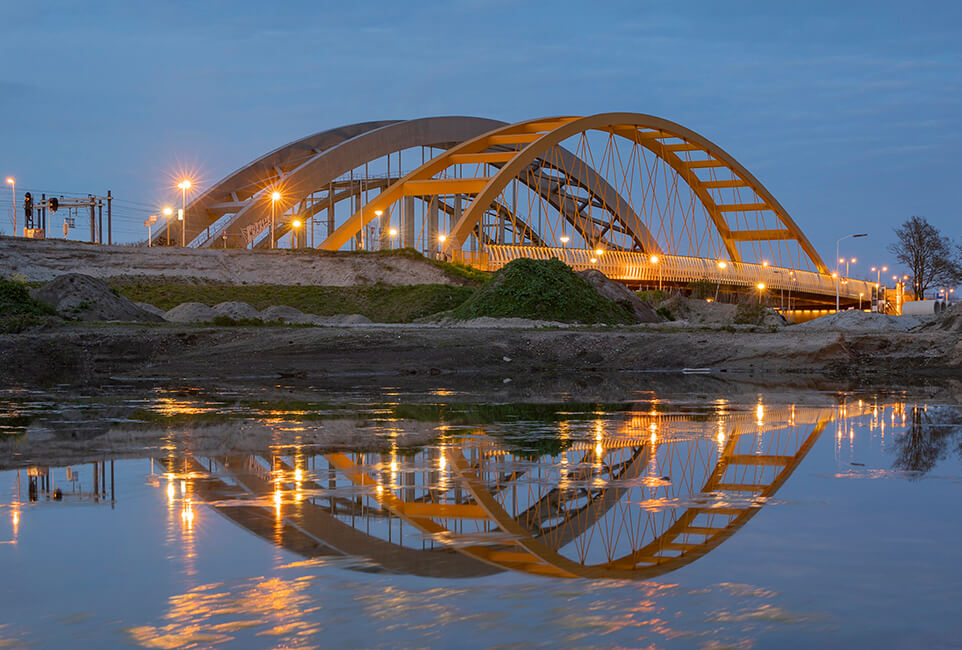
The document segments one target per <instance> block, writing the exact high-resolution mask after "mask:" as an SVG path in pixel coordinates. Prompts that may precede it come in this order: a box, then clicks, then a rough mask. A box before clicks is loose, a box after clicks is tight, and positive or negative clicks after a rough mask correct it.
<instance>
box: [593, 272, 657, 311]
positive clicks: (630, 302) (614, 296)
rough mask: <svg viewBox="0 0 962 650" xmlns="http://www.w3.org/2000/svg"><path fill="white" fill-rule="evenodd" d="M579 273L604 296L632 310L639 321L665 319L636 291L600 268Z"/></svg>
mask: <svg viewBox="0 0 962 650" xmlns="http://www.w3.org/2000/svg"><path fill="white" fill-rule="evenodd" d="M578 275H580V276H581V277H583V278H585V279H586V280H587V281H588V282H590V283H591V286H593V287H594V288H595V290H597V291H598V293H600V294H601V295H602V296H604V297H605V298H607V299H608V300H611V301H612V302H616V303H618V304H619V305H621V306H622V307H624V308H625V309H627V310H628V311H629V312H631V314H632V315H633V316H634V317H635V318H637V319H638V322H639V323H660V322H661V321H663V320H664V319H663V318H662V317H661V316H659V315H658V314H657V313H656V312H655V310H654V309H653V308H652V307H651V305H649V304H648V303H647V302H645V301H644V300H642V299H641V298H639V297H638V296H637V295H635V292H634V291H632V290H631V289H629V288H628V287H626V286H625V285H623V284H621V283H620V282H615V281H614V280H611V279H609V278H608V276H606V275H605V274H604V273H602V272H601V271H599V270H598V269H586V270H584V271H578Z"/></svg>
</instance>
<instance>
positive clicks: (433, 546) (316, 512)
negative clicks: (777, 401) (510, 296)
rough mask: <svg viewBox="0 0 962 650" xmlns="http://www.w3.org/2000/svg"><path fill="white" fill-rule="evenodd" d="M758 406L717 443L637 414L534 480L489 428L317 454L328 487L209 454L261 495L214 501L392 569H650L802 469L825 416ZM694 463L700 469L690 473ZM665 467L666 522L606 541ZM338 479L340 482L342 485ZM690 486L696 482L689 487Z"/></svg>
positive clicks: (702, 427) (710, 541) (601, 574)
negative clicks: (416, 443)
mask: <svg viewBox="0 0 962 650" xmlns="http://www.w3.org/2000/svg"><path fill="white" fill-rule="evenodd" d="M759 408H761V407H759ZM789 413H790V414H789ZM763 415H764V414H763V412H762V411H759V412H758V413H757V414H753V413H742V414H735V415H730V416H726V418H725V422H724V429H725V432H724V434H723V433H722V428H723V427H722V422H721V420H719V421H718V424H717V426H718V427H719V428H718V431H719V435H720V436H721V435H724V444H720V445H719V446H717V448H716V446H715V443H714V442H712V438H706V437H705V436H704V435H701V434H698V435H693V432H697V431H702V432H704V431H706V430H707V431H708V432H709V433H711V432H712V431H713V430H714V427H715V426H716V424H715V423H713V422H711V421H708V422H707V424H705V420H704V419H703V418H699V419H695V420H692V418H691V417H687V416H675V417H666V418H659V417H656V416H655V415H654V414H652V415H651V416H650V417H649V416H647V415H644V416H633V417H632V420H631V422H630V423H628V425H627V427H626V430H625V431H626V433H625V437H624V438H623V439H620V440H611V441H604V443H603V442H602V441H601V440H600V439H599V442H598V443H597V445H598V447H597V448H596V447H595V446H594V445H593V444H586V443H576V444H574V445H573V446H571V447H570V448H569V450H568V452H566V453H568V454H569V456H568V457H569V458H570V460H571V464H570V465H569V467H570V471H569V472H562V474H560V475H559V478H558V479H555V480H554V482H551V481H548V483H541V482H538V481H535V482H532V480H531V476H532V475H533V471H529V472H527V473H526V472H523V471H522V472H518V471H513V470H512V471H509V472H507V473H506V472H505V471H504V467H503V463H502V461H503V460H505V459H509V460H510V458H512V454H511V452H508V451H506V450H505V449H504V448H502V447H501V446H500V445H498V444H497V443H496V442H495V440H494V439H492V438H487V437H484V436H478V437H473V438H470V439H467V440H465V441H463V442H462V444H461V445H460V446H457V447H454V446H448V447H445V448H444V449H443V450H442V451H441V452H440V453H438V450H437V449H428V450H425V451H422V452H418V455H417V456H415V457H413V458H397V457H394V456H392V457H391V462H390V463H385V461H384V459H383V458H382V459H381V460H380V461H379V462H378V465H370V464H369V461H365V460H364V458H367V457H368V455H365V454H350V453H329V454H324V455H323V456H319V457H317V458H318V459H322V460H323V461H324V462H326V464H327V467H328V476H329V477H330V479H329V480H330V481H331V482H332V483H331V484H330V485H325V484H324V481H323V477H324V472H323V470H322V471H321V472H316V473H315V474H314V475H313V476H311V477H309V478H305V477H304V476H302V477H301V478H295V477H296V476H297V472H298V471H302V470H299V469H297V468H298V467H304V466H305V465H304V462H305V461H303V460H302V461H300V463H301V464H300V465H298V464H297V462H298V461H296V460H295V461H293V464H290V465H285V464H284V463H282V462H279V461H278V460H277V459H274V460H271V461H270V463H268V464H262V463H260V462H259V461H257V459H256V458H254V457H229V458H220V459H216V463H217V464H218V465H219V466H220V467H222V468H223V471H224V472H225V473H226V474H227V475H228V476H229V477H230V479H229V482H230V483H233V484H235V485H237V486H239V487H240V488H242V489H243V491H245V492H246V493H248V494H250V495H253V496H254V497H255V498H256V499H257V502H256V503H255V504H253V505H251V506H249V507H248V506H247V505H237V501H236V500H235V501H234V504H235V505H231V506H230V507H220V508H218V511H219V512H221V513H222V514H224V515H225V516H228V517H229V518H231V519H232V520H234V521H236V522H238V523H240V524H241V525H242V526H245V527H250V528H251V529H252V530H254V532H256V533H257V534H259V535H261V536H263V537H265V538H267V539H272V541H274V543H278V544H281V545H284V546H285V547H287V548H289V549H290V550H293V551H295V552H299V553H301V554H304V555H308V556H313V555H330V554H352V555H364V556H366V557H368V558H370V559H372V560H373V561H374V562H376V563H378V564H379V565H381V566H382V567H383V568H386V569H388V570H393V571H406V572H411V573H417V574H419V575H447V576H452V577H454V576H468V575H483V574H485V573H488V572H490V570H491V568H499V569H510V570H515V571H523V572H528V573H533V574H540V575H550V576H556V577H589V578H619V579H648V578H651V577H654V576H658V575H662V574H664V573H667V572H669V571H673V570H675V569H677V568H679V567H681V566H684V565H686V564H688V563H690V562H692V561H694V560H695V559H697V558H698V557H701V556H702V555H704V554H705V553H707V552H709V551H711V550H712V549H714V548H716V547H717V546H718V545H719V544H721V543H722V542H723V541H724V540H725V539H727V538H728V537H730V536H731V535H732V534H734V533H735V532H736V531H737V530H738V529H739V528H741V527H742V526H743V525H745V524H746V523H747V522H748V521H749V520H750V519H751V518H752V517H753V516H754V515H755V514H756V513H757V512H758V510H759V508H760V507H761V506H762V505H763V503H764V499H766V498H768V497H771V496H772V495H774V494H775V492H776V491H777V490H778V489H779V488H780V487H781V486H782V485H783V484H784V482H785V481H786V480H787V479H788V477H789V476H790V475H791V474H792V472H794V470H795V469H796V468H797V467H798V465H799V464H800V463H801V461H802V460H803V458H804V457H805V455H806V454H807V453H808V451H809V450H810V449H811V447H812V445H813V444H814V443H815V441H816V440H817V439H818V437H819V435H820V434H821V432H822V430H823V429H824V427H825V425H826V423H827V422H828V421H829V419H830V417H831V415H832V412H831V411H827V410H819V409H798V410H797V412H796V410H795V409H794V408H793V409H792V410H791V411H790V412H789V411H785V412H784V413H778V412H774V413H773V412H770V413H769V414H768V419H769V421H773V420H774V423H773V424H764V423H763ZM706 427H707V429H706ZM649 430H650V431H651V432H652V433H651V437H650V438H649ZM656 430H657V431H658V432H659V433H658V437H656V436H655V435H654V431H656ZM659 440H660V441H659ZM686 454H687V456H686ZM545 458H546V457H545ZM686 458H687V460H685V459H686ZM529 462H530V461H525V463H529ZM553 462H554V461H552V463H553ZM679 464H680V465H679ZM388 466H390V470H388ZM526 466H527V467H528V468H529V469H531V470H533V466H530V465H526ZM535 466H537V463H536V464H535ZM547 467H548V468H549V469H550V468H551V467H555V468H556V467H558V466H557V465H549V466H547ZM439 468H445V469H439ZM699 468H703V470H704V476H705V479H704V480H703V481H697V483H696V481H695V472H696V471H698V469H699ZM646 469H647V475H648V476H647V478H645V476H644V475H645V474H646ZM666 475H667V476H669V477H670V481H669V483H668V484H667V485H660V486H656V488H655V489H656V490H664V491H665V493H666V494H667V493H669V492H668V491H669V490H676V492H677V494H676V497H677V496H684V497H685V498H684V499H681V500H680V501H678V502H677V504H676V505H672V506H671V507H670V508H668V509H667V510H661V511H659V513H657V514H656V515H650V514H649V515H648V516H649V517H652V516H661V523H659V524H657V526H655V525H654V524H653V527H652V529H651V530H650V531H649V530H648V528H647V526H646V528H645V530H644V532H643V533H641V534H640V535H638V536H637V538H635V537H631V534H628V533H626V535H627V536H628V537H631V539H629V540H628V542H627V546H625V547H624V548H623V547H620V546H618V544H613V546H612V547H611V548H608V547H607V544H608V543H609V542H610V540H609V541H608V542H606V541H604V539H605V530H604V529H607V528H609V527H611V526H612V524H613V522H614V523H617V521H618V518H619V517H624V516H625V515H626V513H629V514H630V513H631V512H637V513H639V514H638V516H639V517H643V516H644V513H645V512H647V511H646V510H644V509H640V508H641V507H642V506H644V504H645V503H646V501H644V500H642V501H641V502H639V501H637V496H638V494H639V493H640V494H642V495H644V494H645V493H646V492H645V490H646V489H649V487H645V486H646V485H647V484H646V481H651V480H661V478H660V477H662V476H666ZM335 476H336V477H338V479H339V480H341V483H340V487H338V488H337V489H335V487H336V486H335ZM345 480H346V483H345ZM218 483H219V484H218ZM208 484H209V485H212V486H213V487H208V488H203V487H197V488H196V489H195V493H196V494H205V495H206V496H205V498H207V499H209V500H211V501H214V502H215V503H216V502H217V501H218V500H220V499H223V498H226V499H236V496H237V495H236V492H237V488H234V491H233V492H232V491H231V488H229V487H227V483H225V482H218V481H213V482H211V481H208ZM691 484H697V485H700V486H701V488H700V489H697V488H696V489H695V490H694V491H692V492H690V493H687V492H684V490H686V489H689V488H688V487H685V486H690V485H691ZM346 486H350V487H347V489H345V488H346ZM524 490H528V496H524V495H525V492H524ZM532 490H533V492H532ZM633 491H634V492H633ZM719 493H720V496H721V498H716V495H719ZM297 494H300V495H301V496H299V497H298V496H296V495H297ZM318 494H320V497H319V499H315V498H314V496H316V495H318ZM519 494H521V496H520V497H519ZM311 495H314V496H311ZM345 495H346V496H345ZM739 497H741V498H739ZM519 498H520V501H519ZM311 499H314V501H315V502H311ZM317 500H320V501H321V503H316V501H317ZM760 500H761V501H760ZM661 501H664V499H661ZM715 501H720V502H721V503H722V504H723V505H721V506H720V507H718V504H716V503H714V502H715ZM281 504H283V505H281ZM274 506H276V512H275V511H274ZM659 508H664V506H663V505H661V506H659ZM258 509H259V510H260V515H259V516H258V515H257V510H258ZM282 510H283V514H282ZM355 519H357V521H358V522H359V523H357V524H355ZM392 521H393V522H397V523H398V526H412V527H413V528H414V529H416V530H417V531H420V533H421V534H422V535H423V536H424V537H423V539H424V540H425V541H424V544H426V546H425V547H424V548H422V549H416V548H415V549H412V548H410V547H404V546H403V543H402V541H401V539H400V538H401V535H400V529H399V532H398V533H396V534H397V538H395V539H394V540H392V538H391V533H390V532H388V533H387V535H385V534H384V532H383V530H384V529H385V526H386V528H387V530H388V531H390V530H392V526H393V524H392V523H391V522H392ZM651 521H652V522H654V521H655V519H651ZM363 522H366V523H363ZM596 527H600V530H598V531H595V530H594V529H595V528H596ZM361 528H366V529H367V530H368V531H370V529H371V528H374V529H377V530H380V531H381V532H380V533H377V534H372V533H370V532H368V533H364V532H361V530H360V529H361ZM278 530H280V531H281V532H280V533H279V532H278ZM472 531H473V532H472ZM372 535H373V537H372ZM369 537H370V539H368V538H369ZM385 537H386V538H387V539H385ZM597 539H602V542H598V543H602V544H604V545H606V546H605V548H604V549H602V551H603V552H602V553H601V555H602V556H603V557H602V558H601V559H600V560H598V559H597V558H596V559H591V556H592V554H593V553H595V554H596V553H597V551H598V549H597V548H595V549H594V550H592V548H591V544H592V543H594V542H592V541H591V540H597ZM395 540H396V541H395ZM452 548H453V549H455V550H456V551H457V553H454V552H452V550H451V549H452ZM572 554H574V555H575V556H576V557H570V556H571V555H572Z"/></svg>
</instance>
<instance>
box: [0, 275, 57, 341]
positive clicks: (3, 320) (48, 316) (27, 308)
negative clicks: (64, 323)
mask: <svg viewBox="0 0 962 650" xmlns="http://www.w3.org/2000/svg"><path fill="white" fill-rule="evenodd" d="M56 313H57V312H56V310H54V308H53V307H51V306H50V305H46V304H44V303H42V302H39V301H37V300H34V299H33V298H31V297H30V287H29V285H27V284H26V283H25V282H20V281H18V280H8V279H6V278H0V334H19V333H20V332H23V331H24V330H27V329H30V328H32V327H35V326H37V325H42V324H45V323H47V322H50V321H52V320H54V317H55V316H56Z"/></svg>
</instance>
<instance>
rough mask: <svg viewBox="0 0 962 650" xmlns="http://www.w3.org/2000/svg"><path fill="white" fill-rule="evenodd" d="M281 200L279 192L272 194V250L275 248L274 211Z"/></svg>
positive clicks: (275, 191)
mask: <svg viewBox="0 0 962 650" xmlns="http://www.w3.org/2000/svg"><path fill="white" fill-rule="evenodd" d="M280 200H281V193H280V192H278V191H277V190H274V191H273V192H271V248H274V210H275V207H274V206H275V205H277V202H278V201H280Z"/></svg>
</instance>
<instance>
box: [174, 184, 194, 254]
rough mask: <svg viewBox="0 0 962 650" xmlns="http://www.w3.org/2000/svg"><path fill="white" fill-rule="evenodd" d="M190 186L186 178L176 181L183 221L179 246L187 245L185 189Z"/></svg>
mask: <svg viewBox="0 0 962 650" xmlns="http://www.w3.org/2000/svg"><path fill="white" fill-rule="evenodd" d="M190 186H191V182H190V180H188V179H186V178H185V179H184V180H182V181H181V182H179V183H177V187H179V188H180V195H181V202H182V205H181V208H182V211H183V222H184V223H183V224H182V227H181V240H182V242H181V246H187V190H189V189H190Z"/></svg>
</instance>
